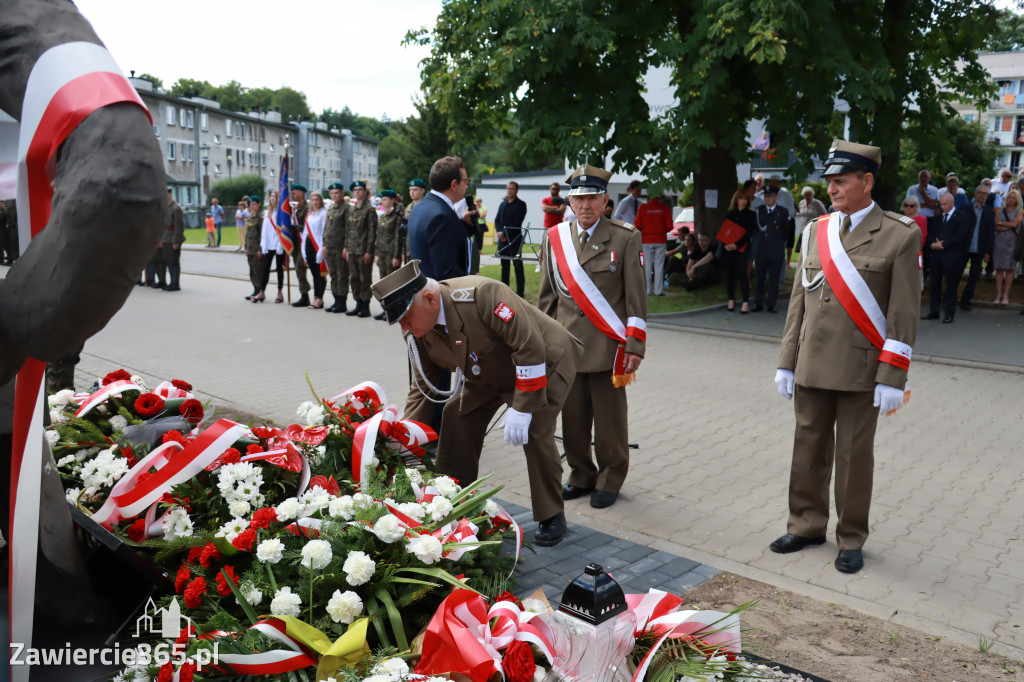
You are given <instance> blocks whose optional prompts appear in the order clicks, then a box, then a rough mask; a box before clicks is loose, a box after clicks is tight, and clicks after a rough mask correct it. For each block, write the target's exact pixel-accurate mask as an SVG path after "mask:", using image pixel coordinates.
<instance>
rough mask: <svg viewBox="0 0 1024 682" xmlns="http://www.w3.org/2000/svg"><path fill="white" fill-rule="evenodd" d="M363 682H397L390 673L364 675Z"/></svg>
mask: <svg viewBox="0 0 1024 682" xmlns="http://www.w3.org/2000/svg"><path fill="white" fill-rule="evenodd" d="M363 682H395V679H394V678H393V677H391V676H390V675H370V676H369V677H364V678H363Z"/></svg>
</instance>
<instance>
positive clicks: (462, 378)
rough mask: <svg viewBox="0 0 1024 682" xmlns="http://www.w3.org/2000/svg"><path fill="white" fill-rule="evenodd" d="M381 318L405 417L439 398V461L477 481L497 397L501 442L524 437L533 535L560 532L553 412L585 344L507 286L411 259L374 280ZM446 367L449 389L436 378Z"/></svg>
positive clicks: (555, 537)
mask: <svg viewBox="0 0 1024 682" xmlns="http://www.w3.org/2000/svg"><path fill="white" fill-rule="evenodd" d="M373 294H374V296H375V297H376V298H377V300H378V301H380V303H381V305H382V306H383V308H384V314H385V315H386V316H387V321H388V323H389V324H395V323H396V322H398V323H399V324H400V325H401V327H402V331H403V332H404V333H405V334H406V339H407V343H408V344H409V355H410V360H411V362H412V365H413V385H412V386H411V387H410V388H409V398H408V401H407V403H406V407H405V416H406V418H408V419H416V420H419V421H424V422H426V421H429V420H430V416H431V413H432V412H433V405H432V404H431V403H435V402H444V401H447V402H446V403H445V406H444V417H443V421H444V426H443V428H442V429H441V436H440V442H439V443H438V447H437V460H436V463H437V467H438V469H440V470H441V471H443V472H445V473H447V474H451V475H452V476H455V477H456V478H458V479H459V481H461V482H462V484H463V485H468V484H469V483H471V482H472V481H474V480H476V478H477V472H478V468H479V463H480V451H481V449H482V448H483V442H484V436H485V435H486V433H487V424H488V422H489V421H490V419H491V417H493V416H494V413H495V412H496V411H497V410H498V408H499V407H501V406H502V405H503V404H504V405H507V406H508V412H507V413H506V415H505V420H504V425H503V426H504V431H505V434H504V435H505V443H506V444H511V445H514V446H516V447H519V446H522V447H523V452H524V453H525V454H526V468H527V472H528V474H529V479H530V499H531V501H532V504H533V517H534V519H536V520H537V521H538V522H539V526H538V528H537V534H536V535H535V537H534V541H535V542H536V543H537V544H538V545H541V546H544V547H548V546H551V545H555V544H558V543H559V542H560V541H561V540H562V538H563V537H564V536H565V532H566V523H565V513H564V512H563V502H562V498H561V496H560V495H559V484H560V483H561V480H562V465H561V462H560V461H559V457H558V450H557V448H556V447H555V421H556V420H557V418H558V413H559V412H560V411H561V409H562V404H563V402H564V401H565V398H566V395H567V393H568V392H569V387H570V386H571V385H572V383H573V379H574V377H575V376H576V367H577V364H578V362H579V361H580V358H581V357H582V354H583V346H582V344H580V342H579V341H578V340H576V338H574V337H573V336H572V335H571V334H570V333H569V332H567V331H566V330H565V329H563V328H562V326H561V325H559V324H558V323H557V322H555V321H553V320H551V319H550V318H548V317H546V316H545V315H543V314H542V313H541V312H540V311H539V310H537V308H535V307H533V306H532V305H530V304H529V303H527V302H526V301H524V300H523V299H521V298H519V297H518V296H516V295H515V294H514V293H513V292H512V290H511V289H509V288H508V286H507V285H505V284H502V283H500V282H496V281H495V280H492V279H489V278H487V277H480V276H467V277H456V278H454V279H450V280H446V281H443V282H437V281H435V280H433V279H428V278H427V277H426V276H424V275H423V274H422V273H421V272H420V269H419V261H416V260H414V261H410V262H409V263H406V264H405V265H404V266H402V267H401V268H399V269H398V270H396V271H395V272H393V273H392V274H391V275H389V276H387V277H385V278H384V279H382V280H380V281H379V282H377V283H376V284H374V285H373ZM442 371H454V372H455V378H454V380H453V386H452V389H451V390H449V391H442V390H440V389H438V388H437V387H436V383H437V378H438V376H439V375H440V374H441V372H442Z"/></svg>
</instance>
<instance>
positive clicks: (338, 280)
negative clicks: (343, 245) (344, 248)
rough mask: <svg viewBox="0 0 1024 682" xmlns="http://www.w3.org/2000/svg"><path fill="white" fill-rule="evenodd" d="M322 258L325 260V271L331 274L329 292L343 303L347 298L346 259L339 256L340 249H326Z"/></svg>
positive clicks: (347, 277)
mask: <svg viewBox="0 0 1024 682" xmlns="http://www.w3.org/2000/svg"><path fill="white" fill-rule="evenodd" d="M324 260H325V261H327V272H329V273H330V274H331V294H333V295H334V298H336V299H338V300H339V301H341V302H342V303H344V302H345V300H346V299H347V298H348V279H349V276H348V261H347V260H345V259H344V258H342V257H341V249H338V250H337V251H334V250H332V249H328V250H327V255H326V256H325V257H324Z"/></svg>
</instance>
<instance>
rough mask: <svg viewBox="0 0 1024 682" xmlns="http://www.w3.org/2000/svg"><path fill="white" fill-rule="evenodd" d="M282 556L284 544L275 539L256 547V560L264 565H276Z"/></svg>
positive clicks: (265, 541)
mask: <svg viewBox="0 0 1024 682" xmlns="http://www.w3.org/2000/svg"><path fill="white" fill-rule="evenodd" d="M283 555H284V543H283V542H281V541H280V540H278V539H277V538H270V539H269V540H264V541H263V542H261V543H260V544H258V545H257V546H256V558H257V559H259V560H260V561H262V562H263V563H265V564H276V563H277V562H278V561H280V560H281V557H282V556H283Z"/></svg>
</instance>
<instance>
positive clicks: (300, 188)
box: [292, 182, 309, 192]
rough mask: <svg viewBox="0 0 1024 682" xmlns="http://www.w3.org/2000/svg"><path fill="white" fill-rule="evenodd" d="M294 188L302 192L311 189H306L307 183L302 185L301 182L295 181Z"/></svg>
mask: <svg viewBox="0 0 1024 682" xmlns="http://www.w3.org/2000/svg"><path fill="white" fill-rule="evenodd" d="M292 189H293V190H296V189H297V190H299V191H300V192H307V191H309V190H307V189H306V186H305V185H300V184H299V183H297V182H293V183H292Z"/></svg>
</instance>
